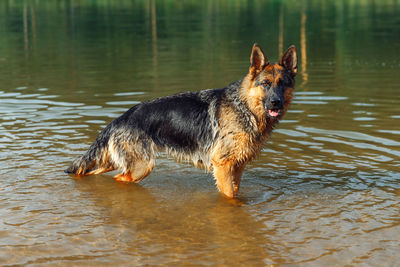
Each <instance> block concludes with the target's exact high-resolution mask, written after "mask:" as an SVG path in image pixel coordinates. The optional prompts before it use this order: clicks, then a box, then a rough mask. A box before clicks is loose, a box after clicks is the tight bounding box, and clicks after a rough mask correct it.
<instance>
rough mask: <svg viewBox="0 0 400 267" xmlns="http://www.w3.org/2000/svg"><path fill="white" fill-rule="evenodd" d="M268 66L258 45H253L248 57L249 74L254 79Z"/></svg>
mask: <svg viewBox="0 0 400 267" xmlns="http://www.w3.org/2000/svg"><path fill="white" fill-rule="evenodd" d="M267 64H268V59H267V58H266V57H265V55H264V52H263V51H262V50H261V47H260V46H259V45H258V44H254V45H253V49H252V50H251V56H250V70H249V72H250V74H251V75H252V76H253V77H254V76H255V75H257V74H258V73H259V72H260V71H262V70H263V69H264V67H265V66H266V65H267Z"/></svg>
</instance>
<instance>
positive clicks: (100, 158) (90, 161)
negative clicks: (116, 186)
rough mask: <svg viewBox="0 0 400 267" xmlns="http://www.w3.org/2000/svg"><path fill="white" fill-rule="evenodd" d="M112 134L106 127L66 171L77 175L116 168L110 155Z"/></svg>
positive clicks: (97, 172)
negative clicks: (109, 146) (109, 147)
mask: <svg viewBox="0 0 400 267" xmlns="http://www.w3.org/2000/svg"><path fill="white" fill-rule="evenodd" d="M110 135H111V131H110V128H109V127H106V128H105V129H104V130H103V131H102V132H101V133H100V134H99V136H98V137H97V139H96V141H95V142H94V143H93V144H92V145H91V146H90V147H89V149H88V151H86V153H85V154H83V155H82V156H81V157H79V158H77V159H75V160H74V161H73V162H72V164H71V165H70V166H69V167H68V168H67V169H66V170H65V172H66V173H70V174H75V175H76V176H84V175H92V174H100V173H103V172H107V171H112V170H114V169H115V168H114V166H113V164H112V162H111V160H110V159H109V157H108V156H109V153H108V142H109V140H110Z"/></svg>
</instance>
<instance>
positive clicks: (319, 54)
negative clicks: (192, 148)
mask: <svg viewBox="0 0 400 267" xmlns="http://www.w3.org/2000/svg"><path fill="white" fill-rule="evenodd" d="M58 3H59V4H56V3H50V2H45V1H43V2H42V1H37V2H35V4H33V3H30V2H28V3H19V2H18V3H15V2H13V1H9V2H1V3H0V25H1V26H0V33H1V35H2V38H1V41H0V51H1V54H0V166H1V168H0V226H1V227H0V263H1V264H2V265H19V264H21V265H26V264H34V265H36V264H44V265H54V264H62V265H74V264H75V265H85V266H87V265H111V264H112V265H115V264H116V265H159V264H167V265H175V264H179V265H185V264H187V265H190V264H192V265H216V264H222V265H232V266H235V265H245V264H246V265H254V266H262V265H270V264H274V265H305V266H310V265H313V266H321V265H323V264H325V265H339V266H343V265H346V264H347V265H359V264H366V265H375V266H395V265H397V264H398V262H399V260H400V256H399V247H400V241H399V240H400V160H399V158H400V105H399V103H400V94H399V89H400V76H399V73H400V72H399V71H400V55H399V54H398V52H397V51H399V50H398V49H399V48H400V47H399V44H400V24H399V20H398V14H399V11H400V10H399V6H398V5H396V4H392V3H391V2H390V1H388V2H385V1H383V3H381V4H379V5H377V6H372V5H370V4H367V3H369V2H365V3H364V1H361V3H359V4H353V5H350V4H349V5H346V4H334V3H330V2H327V3H325V2H324V3H325V4H324V5H316V6H313V5H306V2H304V3H302V4H300V3H299V2H291V1H289V2H286V4H281V3H279V2H274V3H265V4H260V3H259V4H257V6H252V3H253V2H251V1H249V2H248V3H247V2H242V1H233V2H232V3H224V2H222V3H213V2H201V3H197V2H196V1H194V2H190V3H186V4H179V3H178V2H176V3H175V2H171V3H170V2H165V3H164V2H163V3H157V5H156V4H155V2H145V1H144V2H139V3H137V2H136V3H135V4H132V3H131V2H130V1H118V4H116V3H115V4H111V3H109V2H105V3H103V2H102V1H98V2H93V3H85V4H83V3H81V4H77V3H76V4H74V2H65V3H63V2H58ZM296 3H297V4H296ZM253 4H254V3H253ZM254 41H257V42H259V43H260V45H261V46H262V47H263V48H264V51H265V52H266V54H267V56H268V57H269V58H270V59H271V60H277V58H278V54H279V51H281V48H282V49H284V48H286V47H287V46H289V44H295V45H296V46H297V47H298V53H299V65H300V75H298V77H297V89H296V96H295V101H294V103H293V104H292V106H291V108H290V111H289V113H288V114H287V115H286V117H285V118H284V120H283V121H282V122H281V123H280V124H279V126H278V127H277V129H276V131H275V132H274V133H273V135H272V138H271V139H270V140H269V141H268V142H267V144H266V146H265V149H264V150H263V152H262V154H261V156H260V157H259V158H258V159H257V160H256V161H254V162H253V163H252V164H250V165H249V166H248V168H247V170H246V172H245V174H244V176H243V179H242V186H241V191H240V197H239V199H238V200H237V201H228V200H226V199H224V198H223V197H221V196H220V194H219V193H218V192H217V190H216V188H215V185H214V181H213V179H212V177H211V176H210V175H208V174H206V173H204V172H203V171H201V170H197V169H195V168H193V167H192V166H191V165H189V164H178V163H175V162H174V161H173V160H172V159H171V158H169V157H167V156H166V155H163V156H162V157H161V158H159V159H158V160H157V163H156V168H155V170H154V171H153V172H152V174H151V175H150V176H149V178H147V179H145V180H144V181H143V182H141V183H140V184H138V185H137V184H121V183H116V182H115V181H114V180H113V179H112V176H113V174H112V173H111V174H104V175H97V176H91V177H85V178H82V179H75V178H73V177H70V176H68V175H66V174H64V173H63V170H64V169H65V168H66V167H67V166H68V165H69V163H70V162H71V161H72V160H73V159H74V158H75V157H77V156H78V155H80V154H82V153H83V152H84V151H85V149H86V148H87V147H88V145H89V144H90V143H91V142H92V141H93V140H94V139H95V138H96V136H97V133H98V132H99V131H100V130H101V129H102V128H103V127H104V126H105V125H107V123H108V122H110V121H111V120H112V119H113V118H115V117H117V116H119V115H120V114H122V113H123V112H124V111H125V110H126V109H128V108H129V107H130V106H132V105H134V104H137V103H140V102H141V101H143V100H147V99H151V98H154V97H158V96H163V95H168V94H172V93H177V92H180V91H188V90H191V91H193V90H198V89H202V88H211V87H215V88H216V87H222V86H225V85H227V84H229V83H230V82H232V81H234V80H237V79H240V78H241V76H242V75H244V74H245V73H246V71H247V68H248V64H249V61H248V60H249V53H250V49H251V46H252V42H254Z"/></svg>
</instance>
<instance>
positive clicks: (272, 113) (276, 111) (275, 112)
mask: <svg viewBox="0 0 400 267" xmlns="http://www.w3.org/2000/svg"><path fill="white" fill-rule="evenodd" d="M279 113H280V110H279V109H268V115H269V116H271V117H273V118H275V117H278V116H279Z"/></svg>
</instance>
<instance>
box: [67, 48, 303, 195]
mask: <svg viewBox="0 0 400 267" xmlns="http://www.w3.org/2000/svg"><path fill="white" fill-rule="evenodd" d="M250 63H251V64H250V68H249V71H248V73H247V74H246V76H244V78H243V79H241V80H239V81H236V82H233V83H231V84H230V85H228V86H227V87H225V88H221V89H208V90H202V91H198V92H186V93H181V94H176V95H172V96H167V97H161V98H158V99H155V100H151V101H147V102H143V103H141V104H138V105H136V106H134V107H132V108H130V109H129V110H128V111H126V112H125V113H124V114H122V115H121V116H120V117H118V118H116V119H115V120H113V121H112V122H111V123H110V124H109V125H108V126H106V127H105V128H104V129H103V130H102V131H101V132H100V134H99V136H98V137H97V139H96V141H95V142H94V143H93V144H92V145H91V146H90V147H89V149H88V151H87V152H86V153H85V154H84V155H83V156H81V157H79V158H77V159H76V160H75V161H73V162H72V164H71V166H70V167H69V168H68V169H67V170H66V172H67V173H72V174H75V175H76V176H84V175H92V174H100V173H103V172H108V171H112V170H119V171H120V173H119V174H118V175H116V176H115V177H114V178H115V179H116V180H117V181H124V182H139V181H141V180H143V179H144V178H146V177H147V176H148V175H149V174H150V172H151V171H152V169H153V168H154V165H155V157H156V155H157V153H158V152H160V151H166V152H167V153H169V154H171V155H172V156H174V157H175V158H177V159H178V160H190V161H192V162H193V163H194V165H195V166H197V167H202V168H204V169H206V170H207V171H209V172H212V173H213V175H214V178H215V180H216V184H217V187H218V189H219V191H220V192H221V193H222V194H224V195H225V196H226V197H228V198H233V197H235V196H237V194H238V191H239V186H240V179H241V177H242V173H243V170H244V168H245V166H246V164H247V163H248V162H249V161H250V160H252V159H254V158H255V157H256V156H257V155H258V154H259V153H260V151H261V149H262V146H263V145H264V143H265V141H266V139H267V138H268V136H269V135H270V133H271V131H272V130H273V128H274V126H275V125H276V124H277V123H278V121H279V120H280V119H281V118H282V116H283V115H284V114H285V112H286V110H287V108H288V106H289V104H290V102H291V99H292V97H293V90H294V85H295V80H294V78H295V76H296V74H297V55H296V48H295V47H294V46H291V47H289V49H288V50H287V51H286V52H285V53H284V54H283V56H282V58H281V59H280V61H279V63H272V62H269V61H268V59H267V58H266V56H265V55H264V53H263V51H262V50H261V47H260V46H258V45H257V44H255V45H254V46H253V49H252V52H251V57H250Z"/></svg>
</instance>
